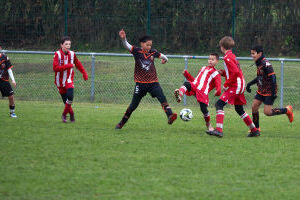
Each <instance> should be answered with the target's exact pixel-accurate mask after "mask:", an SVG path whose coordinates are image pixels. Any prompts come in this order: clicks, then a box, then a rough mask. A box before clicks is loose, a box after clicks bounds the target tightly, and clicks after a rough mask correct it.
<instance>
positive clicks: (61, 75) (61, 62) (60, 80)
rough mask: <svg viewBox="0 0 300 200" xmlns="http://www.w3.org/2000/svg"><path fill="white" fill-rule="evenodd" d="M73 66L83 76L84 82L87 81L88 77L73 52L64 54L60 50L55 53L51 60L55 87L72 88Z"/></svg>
mask: <svg viewBox="0 0 300 200" xmlns="http://www.w3.org/2000/svg"><path fill="white" fill-rule="evenodd" d="M74 64H75V66H76V68H77V69H78V70H79V71H80V72H81V73H82V74H83V78H84V80H87V79H88V75H87V73H86V71H85V69H84V67H83V66H82V64H81V62H80V61H79V60H78V59H77V57H76V55H75V53H74V51H68V52H67V53H64V52H63V51H62V49H60V50H58V51H56V52H55V54H54V58H53V71H54V72H55V80H54V83H55V85H56V86H57V87H66V88H74V82H73V80H74V68H73V66H74Z"/></svg>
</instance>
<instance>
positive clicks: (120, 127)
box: [115, 122, 124, 129]
mask: <svg viewBox="0 0 300 200" xmlns="http://www.w3.org/2000/svg"><path fill="white" fill-rule="evenodd" d="M123 126H124V124H123V123H121V122H120V123H118V124H117V125H116V127H115V129H122V128H123Z"/></svg>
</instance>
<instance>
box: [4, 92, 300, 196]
mask: <svg viewBox="0 0 300 200" xmlns="http://www.w3.org/2000/svg"><path fill="white" fill-rule="evenodd" d="M57 99H58V97H57ZM128 103H129V102H128ZM0 106H1V115H0V121H1V131H0V149H1V151H0V163H1V164H0V199H1V200H2V199H5V200H15V199H23V200H24V199H30V200H34V199H38V200H41V199H47V200H51V199H53V200H57V199H60V200H61V199H122V200H123V199H138V200H140V199H239V200H240V199H251V200H253V199H262V200H265V199H284V200H286V199H299V198H300V186H299V185H300V179H299V177H300V156H299V155H300V148H299V146H300V135H299V132H300V131H299V130H300V119H299V118H298V116H299V114H300V113H299V111H296V112H295V121H294V123H292V124H290V123H289V122H288V120H287V117H286V116H285V115H282V116H275V117H266V116H263V115H262V114H261V117H260V119H261V128H262V136H261V137H259V138H247V137H246V135H247V127H246V126H245V125H244V124H243V122H242V120H241V119H239V117H238V116H237V114H236V113H235V112H234V111H233V110H232V109H231V108H230V107H227V108H225V128H224V133H225V135H224V138H222V139H219V138H215V137H211V136H208V135H206V134H205V132H204V131H205V127H204V121H203V119H202V115H201V113H200V111H199V108H198V107H190V108H191V109H192V110H193V112H194V119H193V120H192V121H190V122H187V123H186V122H183V121H181V120H178V121H176V122H175V123H174V124H173V125H172V126H170V125H168V124H167V120H166V117H165V115H164V113H163V111H162V109H161V108H160V106H159V104H158V103H157V104H153V105H151V104H147V105H145V104H142V105H141V106H140V107H139V108H138V109H137V110H136V111H135V112H134V113H133V114H132V118H131V119H130V120H129V122H128V123H127V124H126V126H125V127H124V128H123V129H122V130H115V129H114V126H115V125H116V123H117V122H118V121H119V120H120V118H121V117H122V114H123V113H124V111H125V109H126V107H127V104H126V105H122V104H100V103H97V104H89V103H77V102H76V101H75V103H74V110H75V113H76V120H77V121H76V123H73V124H71V123H67V124H63V123H61V121H60V114H61V112H62V109H63V105H62V103H58V102H54V103H51V102H33V101H31V102H26V101H17V102H16V113H17V115H18V118H17V119H11V118H9V117H8V106H7V99H4V100H0ZM181 108H182V107H181V106H179V107H175V108H174V110H175V111H176V112H179V111H180V109H181ZM211 113H212V116H214V114H215V112H214V111H213V110H211ZM212 121H213V122H214V119H213V120H212Z"/></svg>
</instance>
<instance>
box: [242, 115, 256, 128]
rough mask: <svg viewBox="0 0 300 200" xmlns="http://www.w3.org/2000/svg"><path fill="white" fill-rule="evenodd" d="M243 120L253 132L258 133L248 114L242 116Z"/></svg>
mask: <svg viewBox="0 0 300 200" xmlns="http://www.w3.org/2000/svg"><path fill="white" fill-rule="evenodd" d="M241 118H242V119H243V121H244V123H245V124H246V125H247V126H248V127H249V129H250V130H251V132H255V131H257V128H256V127H255V125H254V123H253V122H252V120H251V118H250V116H249V115H248V114H247V113H246V112H245V113H244V114H242V115H241Z"/></svg>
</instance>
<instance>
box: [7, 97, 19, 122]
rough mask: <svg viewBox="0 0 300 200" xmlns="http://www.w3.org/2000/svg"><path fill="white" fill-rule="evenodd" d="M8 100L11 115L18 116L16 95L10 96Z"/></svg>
mask: <svg viewBox="0 0 300 200" xmlns="http://www.w3.org/2000/svg"><path fill="white" fill-rule="evenodd" d="M8 102H9V111H10V112H9V113H10V117H12V118H16V117H17V115H16V114H15V100H14V95H10V96H8Z"/></svg>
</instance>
